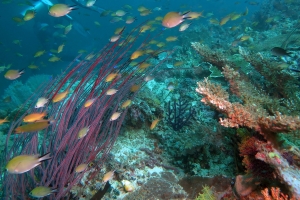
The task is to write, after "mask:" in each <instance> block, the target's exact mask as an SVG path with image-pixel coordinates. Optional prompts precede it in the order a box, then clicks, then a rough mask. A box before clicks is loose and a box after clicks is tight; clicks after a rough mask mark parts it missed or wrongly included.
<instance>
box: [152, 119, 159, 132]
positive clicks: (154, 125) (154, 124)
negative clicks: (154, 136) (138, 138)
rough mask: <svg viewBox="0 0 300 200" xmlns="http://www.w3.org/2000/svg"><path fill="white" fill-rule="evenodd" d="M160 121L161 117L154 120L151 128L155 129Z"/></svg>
mask: <svg viewBox="0 0 300 200" xmlns="http://www.w3.org/2000/svg"><path fill="white" fill-rule="evenodd" d="M159 121H160V119H156V120H154V121H153V122H152V124H151V126H150V130H153V129H154V128H155V127H156V125H157V124H158V122H159Z"/></svg>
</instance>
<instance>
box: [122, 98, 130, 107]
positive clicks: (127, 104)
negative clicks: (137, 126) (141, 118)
mask: <svg viewBox="0 0 300 200" xmlns="http://www.w3.org/2000/svg"><path fill="white" fill-rule="evenodd" d="M130 104H131V100H130V99H128V100H126V101H125V102H124V103H123V104H122V105H121V108H127V107H128V106H129V105H130Z"/></svg>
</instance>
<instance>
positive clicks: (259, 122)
mask: <svg viewBox="0 0 300 200" xmlns="http://www.w3.org/2000/svg"><path fill="white" fill-rule="evenodd" d="M229 71H230V70H229V68H228V66H227V67H225V68H224V74H226V73H227V74H228V73H229ZM230 73H231V75H232V77H234V76H238V72H236V71H230ZM225 77H226V76H225ZM227 77H228V75H227ZM232 77H231V78H230V77H229V80H231V81H233V80H234V79H232ZM231 85H232V86H233V87H232V90H233V91H235V94H238V95H240V94H241V92H238V91H239V90H241V89H242V87H240V86H241V82H239V81H238V79H237V81H236V82H232V83H231ZM196 91H197V92H198V93H199V94H201V95H203V98H202V100H201V101H202V102H203V103H205V104H207V105H210V106H211V107H214V108H215V109H216V110H218V111H219V112H221V113H223V114H224V115H225V117H226V118H225V119H222V118H220V124H221V125H223V126H225V127H235V128H239V127H247V128H249V129H252V130H254V131H256V132H258V133H260V134H261V135H262V136H264V139H265V140H264V141H262V140H258V139H254V141H252V143H254V144H255V148H256V149H254V150H251V151H250V152H247V154H248V155H249V154H254V153H255V152H257V153H256V154H255V158H256V159H259V160H262V161H264V162H265V163H267V164H269V165H270V166H271V167H272V168H273V169H274V170H275V171H276V174H277V175H278V176H279V178H280V179H281V180H282V181H284V182H285V183H286V184H287V185H289V189H290V191H291V194H292V196H294V197H296V198H300V192H299V190H298V188H300V187H299V183H298V182H297V181H292V179H293V177H296V179H298V178H297V177H298V176H299V174H300V173H299V168H298V167H297V166H293V165H290V164H289V163H288V161H287V160H286V159H285V158H283V157H282V156H281V153H282V152H281V150H277V149H278V146H279V145H280V144H279V143H278V141H277V140H276V134H277V133H291V132H292V131H295V130H298V129H300V119H299V117H298V116H286V115H282V114H280V113H279V112H275V114H274V115H269V114H268V113H267V112H266V111H265V110H264V109H262V108H263V107H261V105H260V104H259V102H256V104H254V103H252V104H249V103H248V104H246V103H245V105H243V104H241V103H231V102H230V101H229V94H228V93H227V92H226V91H225V90H224V89H222V88H221V86H217V85H215V84H213V83H211V82H210V81H209V80H207V79H205V80H204V81H202V82H198V88H197V89H196ZM245 92H246V91H244V92H243V93H245ZM249 141H250V140H248V142H249ZM243 149H244V150H246V149H245V148H243ZM248 151H249V150H248ZM256 164H257V163H256ZM254 167H257V165H256V166H254ZM250 192H251V191H250ZM240 195H242V196H243V194H240ZM246 195H248V194H246Z"/></svg>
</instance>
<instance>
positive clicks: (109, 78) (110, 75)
mask: <svg viewBox="0 0 300 200" xmlns="http://www.w3.org/2000/svg"><path fill="white" fill-rule="evenodd" d="M117 76H118V73H111V74H109V75H108V76H107V77H106V79H105V82H111V81H112V80H114V79H115V78H116V77H117Z"/></svg>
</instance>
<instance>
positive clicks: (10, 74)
mask: <svg viewBox="0 0 300 200" xmlns="http://www.w3.org/2000/svg"><path fill="white" fill-rule="evenodd" d="M23 73H24V70H23V69H22V70H13V69H11V70H8V71H7V72H6V73H5V74H4V77H5V78H6V79H8V80H15V79H17V78H19V77H20V76H21V75H22V74H23Z"/></svg>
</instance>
